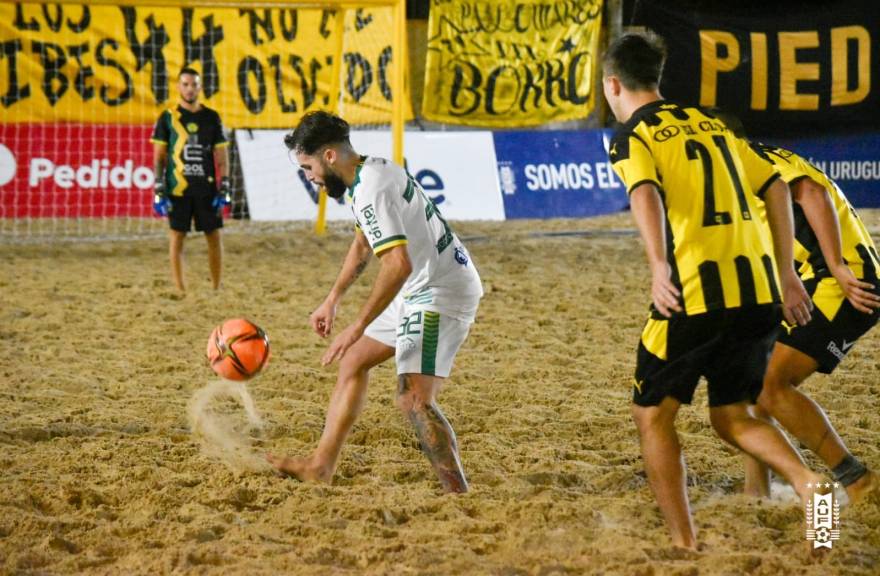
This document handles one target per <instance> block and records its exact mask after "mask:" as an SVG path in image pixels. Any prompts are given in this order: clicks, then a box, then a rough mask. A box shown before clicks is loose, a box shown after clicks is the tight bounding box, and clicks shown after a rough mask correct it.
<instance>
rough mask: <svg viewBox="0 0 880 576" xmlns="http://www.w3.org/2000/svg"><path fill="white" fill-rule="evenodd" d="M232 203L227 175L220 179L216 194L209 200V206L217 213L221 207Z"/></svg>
mask: <svg viewBox="0 0 880 576" xmlns="http://www.w3.org/2000/svg"><path fill="white" fill-rule="evenodd" d="M230 204H232V187H231V185H230V183H229V176H224V177H223V178H221V179H220V188H218V189H217V195H216V196H214V199H213V200H212V201H211V206H213V207H214V210H216V211H217V213H218V214H219V213H220V212H222V211H223V208H225V207H226V206H229V205H230Z"/></svg>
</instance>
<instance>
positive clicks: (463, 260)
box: [455, 246, 468, 266]
mask: <svg viewBox="0 0 880 576" xmlns="http://www.w3.org/2000/svg"><path fill="white" fill-rule="evenodd" d="M455 261H456V262H458V263H459V264H461V265H462V266H464V265H466V264H467V263H468V256H467V254H465V251H464V250H462V249H461V248H460V247H458V246H456V247H455Z"/></svg>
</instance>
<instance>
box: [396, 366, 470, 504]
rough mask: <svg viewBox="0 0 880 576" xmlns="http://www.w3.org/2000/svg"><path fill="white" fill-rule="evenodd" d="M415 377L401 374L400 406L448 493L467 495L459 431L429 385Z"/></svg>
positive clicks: (398, 396)
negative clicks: (456, 436)
mask: <svg viewBox="0 0 880 576" xmlns="http://www.w3.org/2000/svg"><path fill="white" fill-rule="evenodd" d="M416 379H417V377H416V376H414V375H412V374H401V375H400V377H399V386H398V389H397V407H398V408H400V410H401V411H402V412H403V413H404V415H405V416H406V417H407V419H408V420H409V421H410V423H412V425H413V427H414V428H415V430H416V436H417V437H418V439H419V445H420V446H421V449H422V452H424V453H425V456H427V457H428V460H429V461H430V462H431V465H432V466H433V467H434V472H436V474H437V477H438V478H439V480H440V484H441V485H442V486H443V490H444V491H446V492H467V489H468V485H467V480H466V479H465V477H464V470H462V467H461V460H460V459H459V456H458V443H457V441H456V438H455V432H454V431H453V430H452V426H450V424H449V421H448V420H446V417H445V416H444V415H443V412H442V411H441V410H440V407H439V406H438V405H437V403H436V401H435V400H434V397H433V396H434V394H433V391H432V390H430V389H429V390H425V386H426V384H427V385H428V386H429V387H430V386H431V384H430V383H427V382H417V381H416Z"/></svg>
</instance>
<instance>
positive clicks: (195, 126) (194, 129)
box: [186, 122, 199, 134]
mask: <svg viewBox="0 0 880 576" xmlns="http://www.w3.org/2000/svg"><path fill="white" fill-rule="evenodd" d="M186 131H187V132H189V133H190V134H195V133H196V132H198V131H199V125H198V124H196V123H195V122H190V123H189V124H187V125H186Z"/></svg>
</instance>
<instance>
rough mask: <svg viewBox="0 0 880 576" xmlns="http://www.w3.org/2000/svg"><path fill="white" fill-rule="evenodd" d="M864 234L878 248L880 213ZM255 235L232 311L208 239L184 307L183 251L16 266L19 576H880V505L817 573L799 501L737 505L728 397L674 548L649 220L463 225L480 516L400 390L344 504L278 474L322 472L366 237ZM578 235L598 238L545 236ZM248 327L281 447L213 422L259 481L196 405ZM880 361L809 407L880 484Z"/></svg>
mask: <svg viewBox="0 0 880 576" xmlns="http://www.w3.org/2000/svg"><path fill="white" fill-rule="evenodd" d="M865 217H866V220H867V222H868V224H869V227H870V228H871V229H872V231H876V230H878V224H880V215H878V214H877V213H872V212H870V211H865ZM243 228H244V227H243V226H241V225H236V223H233V226H231V228H230V229H229V230H228V231H227V232H228V233H227V234H226V235H225V247H226V267H225V282H224V284H225V285H224V288H223V289H222V291H220V292H219V293H213V292H212V291H211V290H210V283H209V280H208V272H207V260H206V253H205V243H204V241H203V240H202V239H201V238H200V237H198V236H193V237H191V238H190V240H189V241H188V244H187V266H188V268H187V279H188V281H189V286H190V291H189V294H188V295H187V296H186V297H184V298H180V297H178V296H177V295H176V294H175V292H174V291H173V289H172V287H171V285H170V278H169V272H168V265H167V262H166V241H165V239H164V237H162V236H158V237H155V238H152V239H143V240H138V241H128V242H126V241H123V242H106V243H74V244H61V245H54V246H46V245H44V246H40V245H9V244H6V245H0V343H2V350H3V353H2V355H0V573H9V574H18V573H23V574H28V573H40V574H168V573H196V574H281V573H286V574H404V575H405V574H493V575H504V576H515V575H540V576H549V575H553V574H643V575H646V574H689V575H692V574H717V575H721V574H731V575H733V574H743V573H753V574H767V575H779V574H792V575H796V574H797V575H800V574H816V575H819V574H823V575H824V574H878V573H880V506H878V505H877V504H868V505H865V506H862V507H859V508H857V509H848V510H844V513H843V524H842V528H841V538H840V540H839V541H838V542H836V543H835V545H834V552H833V554H832V555H831V556H830V558H828V559H827V561H826V562H825V563H824V564H819V565H814V564H809V563H807V561H806V560H805V554H804V551H805V549H806V543H805V539H804V523H803V519H802V514H801V512H800V509H799V506H798V504H797V503H793V502H792V501H791V500H790V499H789V500H786V499H785V498H784V497H783V498H782V499H781V500H763V501H762V500H753V499H749V498H746V497H743V496H741V495H738V491H739V490H740V489H741V484H742V468H741V465H740V459H739V457H738V455H737V454H735V453H734V451H733V450H732V449H730V448H728V447H726V446H725V445H723V444H722V442H721V441H720V440H719V439H717V438H716V437H715V436H714V434H713V433H712V430H711V428H710V426H709V422H708V413H707V409H706V395H705V389H704V388H703V387H701V389H700V391H699V392H698V395H697V398H696V400H695V403H694V405H693V406H692V407H690V408H685V409H683V411H682V413H681V414H680V416H679V422H678V424H679V429H680V431H681V436H682V441H683V444H684V447H685V455H686V458H687V462H688V466H689V484H690V496H691V502H692V504H693V508H694V511H695V518H696V523H697V525H698V529H699V537H700V539H701V541H702V542H703V543H704V544H705V551H704V552H702V553H699V554H680V553H675V552H674V551H671V550H670V549H669V539H668V536H667V533H666V530H665V528H664V525H663V521H662V518H661V517H660V514H659V511H658V509H657V508H656V506H655V505H654V501H653V497H652V495H651V493H650V490H649V488H648V486H647V484H646V480H645V475H644V472H643V468H642V463H641V459H640V456H639V449H638V440H637V436H636V432H635V428H634V426H633V424H632V422H631V420H630V417H629V399H630V386H631V383H630V382H631V380H630V376H631V373H632V371H633V367H634V362H635V353H634V350H635V346H636V343H637V340H638V335H639V332H640V329H641V326H642V323H643V321H644V319H645V316H646V310H647V304H648V297H647V288H648V276H647V271H646V269H645V266H644V264H643V262H644V256H643V253H642V249H641V244H640V243H639V241H638V239H637V237H636V236H635V235H634V232H633V230H632V223H631V221H630V219H629V216H628V215H620V216H615V217H610V218H600V219H595V220H582V221H551V222H508V223H503V224H501V223H499V224H459V225H457V226H456V230H457V231H458V233H459V235H460V236H462V237H464V238H466V239H467V238H469V239H470V240H469V241H468V245H469V247H470V250H471V252H472V254H473V257H474V259H475V261H476V263H477V265H478V267H479V270H480V272H481V274H482V276H483V280H484V284H485V288H486V296H485V298H484V300H483V303H482V306H481V308H480V312H479V316H478V322H477V324H475V326H474V328H473V330H472V332H471V335H470V337H469V339H468V341H467V342H466V344H465V346H464V348H463V350H462V352H461V353H460V355H459V357H458V359H457V363H456V367H455V369H454V371H453V374H452V377H451V378H450V379H449V381H448V385H447V386H446V388H445V390H444V392H443V394H442V395H441V397H440V401H441V405H442V407H443V409H444V410H445V412H446V415H447V416H448V417H449V419H450V421H451V422H452V424H453V426H454V427H455V430H456V432H457V434H458V438H459V442H460V445H461V451H462V460H463V462H464V466H465V469H466V472H467V474H468V476H469V480H470V482H471V488H472V491H471V492H470V493H469V494H467V495H464V496H459V497H450V496H444V495H442V494H441V493H440V491H439V487H438V483H437V481H436V480H435V478H434V476H433V473H432V471H431V469H430V467H429V465H428V463H427V461H426V459H425V458H424V457H423V456H422V455H421V454H420V453H419V451H418V443H417V440H416V438H415V435H414V433H413V432H412V431H411V429H410V428H409V426H408V424H407V422H406V421H405V420H404V418H403V417H402V416H401V415H400V414H399V413H398V412H397V409H396V408H395V406H394V403H393V398H394V392H395V377H394V372H393V369H392V366H391V365H387V366H383V367H380V368H379V369H376V370H375V371H374V373H373V375H372V383H371V388H370V393H369V401H368V405H367V408H366V410H365V412H364V414H363V416H362V418H361V420H360V421H359V422H358V424H357V425H356V426H355V428H354V430H353V432H352V435H351V438H350V441H349V442H348V444H347V445H346V447H345V449H344V451H343V455H342V459H341V464H340V467H339V471H338V474H337V477H336V479H335V482H334V483H333V485H332V486H316V485H305V484H301V483H299V482H296V481H292V480H289V479H283V478H280V477H278V476H276V475H274V474H273V473H271V472H269V471H267V470H265V469H262V468H261V465H260V458H259V456H260V455H261V454H262V453H263V452H265V451H267V450H271V451H275V452H282V453H290V454H305V453H307V451H308V450H309V449H310V448H311V447H313V446H314V444H315V442H316V440H317V438H318V436H319V434H320V432H321V427H322V424H323V418H324V411H325V409H326V403H327V399H328V397H329V393H330V390H331V388H332V386H333V383H334V381H335V372H334V370H333V369H331V368H321V366H320V364H319V361H318V360H319V358H320V356H321V354H322V352H323V350H324V347H325V345H326V344H325V342H323V341H322V340H321V339H320V338H318V337H317V336H315V335H314V334H312V333H311V332H310V330H309V328H308V326H307V318H308V315H309V313H310V312H311V310H312V309H313V308H314V307H315V306H317V305H318V304H319V303H320V302H321V300H322V299H323V297H324V295H325V293H326V290H327V289H329V287H330V285H331V283H332V281H333V279H334V278H335V274H336V272H337V269H338V266H339V264H340V263H341V260H342V257H343V254H344V252H345V250H346V248H347V246H348V243H349V242H350V235H349V234H350V230H349V229H348V228H346V229H342V228H339V229H333V230H331V232H330V234H328V235H327V236H326V237H324V238H321V239H319V238H316V237H315V236H313V235H312V234H311V232H310V231H308V230H307V229H304V228H289V229H276V230H274V231H268V232H266V231H264V232H262V233H259V234H255V233H250V232H247V231H245V230H243ZM553 230H555V231H558V232H565V231H582V232H586V233H587V234H585V235H559V236H552V237H547V236H536V235H535V233H536V232H546V231H553ZM376 268H377V266H376V265H375V264H373V265H372V266H371V267H370V268H369V269H368V273H367V274H366V275H365V278H364V279H362V282H361V283H360V284H359V285H357V286H356V287H355V288H353V289H352V290H351V291H350V293H349V295H348V297H347V300H346V302H345V303H344V305H343V307H342V310H341V312H340V318H339V321H340V322H343V323H344V322H345V321H346V320H348V319H351V318H352V317H353V315H354V313H355V311H356V309H357V307H358V306H359V305H360V303H361V302H362V301H363V299H364V298H365V297H366V294H367V290H368V285H369V281H371V280H372V277H373V274H375V271H376ZM235 316H248V317H250V318H252V319H254V320H255V321H256V322H257V323H259V324H260V325H261V326H262V327H263V328H264V329H265V330H266V331H267V332H268V333H269V335H270V338H271V341H272V358H271V360H270V362H269V364H268V366H267V368H266V369H265V371H264V372H263V373H262V374H261V375H260V376H259V377H257V378H256V379H254V380H252V381H251V382H249V383H248V385H247V391H248V392H249V395H250V397H251V398H252V399H253V401H254V407H255V409H256V411H257V412H258V414H256V417H257V419H256V423H255V421H254V419H253V418H251V417H250V416H248V415H247V413H246V411H245V408H244V407H243V406H242V404H241V402H240V400H235V399H234V398H232V397H229V398H226V399H222V398H214V399H213V400H212V401H211V402H209V404H210V405H211V406H210V408H211V410H212V413H213V414H214V416H216V418H217V419H215V420H213V422H215V423H216V422H219V423H220V424H221V425H223V426H228V427H230V430H231V432H232V433H235V434H238V435H239V437H238V439H239V440H240V441H242V442H243V447H241V446H240V447H239V449H240V450H243V451H245V452H248V451H250V452H249V454H250V456H254V457H253V458H251V459H250V460H248V459H247V458H244V459H239V460H235V459H232V460H229V459H227V461H224V460H223V459H222V458H221V457H222V454H221V455H220V456H218V454H216V453H212V451H211V450H210V446H206V444H205V442H206V440H205V439H204V437H203V436H199V435H196V434H193V429H192V421H191V419H189V418H188V417H187V407H188V406H191V402H193V398H194V395H195V394H196V393H197V392H198V391H199V390H202V389H204V388H205V387H206V386H209V385H212V383H214V382H216V381H217V379H216V377H214V376H213V374H212V373H211V371H210V369H209V368H208V366H207V364H206V362H205V359H204V353H205V352H204V351H205V342H206V340H207V337H208V334H209V333H210V331H211V329H212V328H213V327H214V326H215V325H216V324H218V323H219V322H221V321H222V320H223V319H225V318H229V317H235ZM878 341H880V330H874V332H872V333H870V334H869V335H868V336H866V337H865V338H864V339H863V340H861V341H860V342H859V344H858V345H857V346H856V347H855V349H854V350H853V351H852V353H851V355H850V357H849V358H848V359H847V360H846V362H845V363H844V365H843V367H842V368H841V369H840V370H839V371H838V372H837V373H835V374H834V375H833V377H824V376H815V377H813V378H811V379H810V380H809V381H808V383H807V384H806V390H807V391H808V392H809V393H810V394H811V395H812V396H813V397H814V398H816V399H817V400H818V401H819V402H820V403H822V404H823V405H824V406H825V407H826V408H827V410H828V412H829V413H830V415H831V418H832V420H833V421H834V422H835V424H836V425H837V427H838V430H839V431H840V432H841V433H842V435H843V437H844V439H845V440H846V441H847V442H848V443H849V446H850V448H851V449H852V450H853V451H854V452H855V453H856V454H857V455H859V456H860V457H861V458H863V459H864V460H865V461H866V462H867V463H868V464H869V465H871V466H872V467H874V468H875V469H876V468H880V378H878V370H880V354H878V352H877V349H878ZM203 399H204V398H203ZM215 452H216V451H215ZM245 456H248V454H245ZM807 458H808V461H809V462H810V463H811V464H812V465H813V466H814V467H815V468H816V469H818V470H822V471H823V473H824V472H825V470H824V468H822V467H821V465H820V464H819V463H818V462H817V461H816V460H815V459H814V458H813V457H812V456H811V455H809V454H807ZM243 461H246V462H250V464H248V465H241V466H234V465H233V466H230V465H229V464H230V463H232V464H235V462H239V464H241V462H243Z"/></svg>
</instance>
